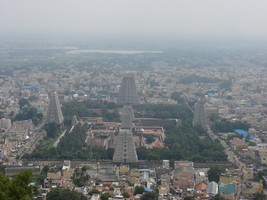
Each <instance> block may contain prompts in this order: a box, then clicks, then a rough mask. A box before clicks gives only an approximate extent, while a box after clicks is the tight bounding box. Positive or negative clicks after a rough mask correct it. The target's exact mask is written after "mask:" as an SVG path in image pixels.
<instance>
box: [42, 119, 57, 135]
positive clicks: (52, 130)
mask: <svg viewBox="0 0 267 200" xmlns="http://www.w3.org/2000/svg"><path fill="white" fill-rule="evenodd" d="M44 129H45V131H46V133H47V137H49V138H54V137H56V135H57V134H58V132H59V125H57V124H56V123H55V122H52V123H49V124H46V125H45V127H44Z"/></svg>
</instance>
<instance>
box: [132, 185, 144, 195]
mask: <svg viewBox="0 0 267 200" xmlns="http://www.w3.org/2000/svg"><path fill="white" fill-rule="evenodd" d="M144 191H145V188H144V186H142V185H141V186H136V187H135V188H134V195H136V194H143V193H144Z"/></svg>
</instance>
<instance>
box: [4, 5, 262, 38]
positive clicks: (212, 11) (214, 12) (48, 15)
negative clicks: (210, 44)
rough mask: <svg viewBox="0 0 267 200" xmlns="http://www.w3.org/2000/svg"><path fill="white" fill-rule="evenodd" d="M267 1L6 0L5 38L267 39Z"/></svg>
mask: <svg viewBox="0 0 267 200" xmlns="http://www.w3.org/2000/svg"><path fill="white" fill-rule="evenodd" d="M266 7H267V1H266V0H257V1H251V0H235V1H233V0H224V1H214V0H201V1H195V0H181V1H177V0H165V1H154V0H135V1H125V0H112V1H109V0H91V1H83V0H68V1H65V0H57V1H52V0H46V1H35V0H25V1H21V0H14V1H6V0H3V1H1V7H0V27H1V34H0V39H1V40H7V39H10V40H15V39H22V40H24V39H25V40H26V39H36V40H40V39H49V40H58V41H60V40H75V41H78V40H93V39H99V40H101V39H102V40H107V39H112V40H118V41H120V40H160V41H161V40H163V41H166V40H178V41H179V40H203V39H204V40H266V39H267V26H266V21H267V12H266Z"/></svg>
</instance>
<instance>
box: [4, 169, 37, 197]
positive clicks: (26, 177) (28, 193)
mask: <svg viewBox="0 0 267 200" xmlns="http://www.w3.org/2000/svg"><path fill="white" fill-rule="evenodd" d="M30 182H31V172H29V171H25V172H21V173H19V174H17V175H16V176H15V178H13V179H9V178H8V177H6V176H4V175H3V174H1V173H0V199H5V200H31V199H32V197H33V195H34V194H36V192H37V189H36V187H35V186H31V185H30Z"/></svg>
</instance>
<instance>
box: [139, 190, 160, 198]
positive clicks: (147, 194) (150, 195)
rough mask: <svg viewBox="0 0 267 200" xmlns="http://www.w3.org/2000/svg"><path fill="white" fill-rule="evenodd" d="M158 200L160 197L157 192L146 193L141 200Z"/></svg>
mask: <svg viewBox="0 0 267 200" xmlns="http://www.w3.org/2000/svg"><path fill="white" fill-rule="evenodd" d="M157 199H158V195H157V193H156V192H155V191H153V192H145V193H144V194H143V195H142V196H141V200H157Z"/></svg>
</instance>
